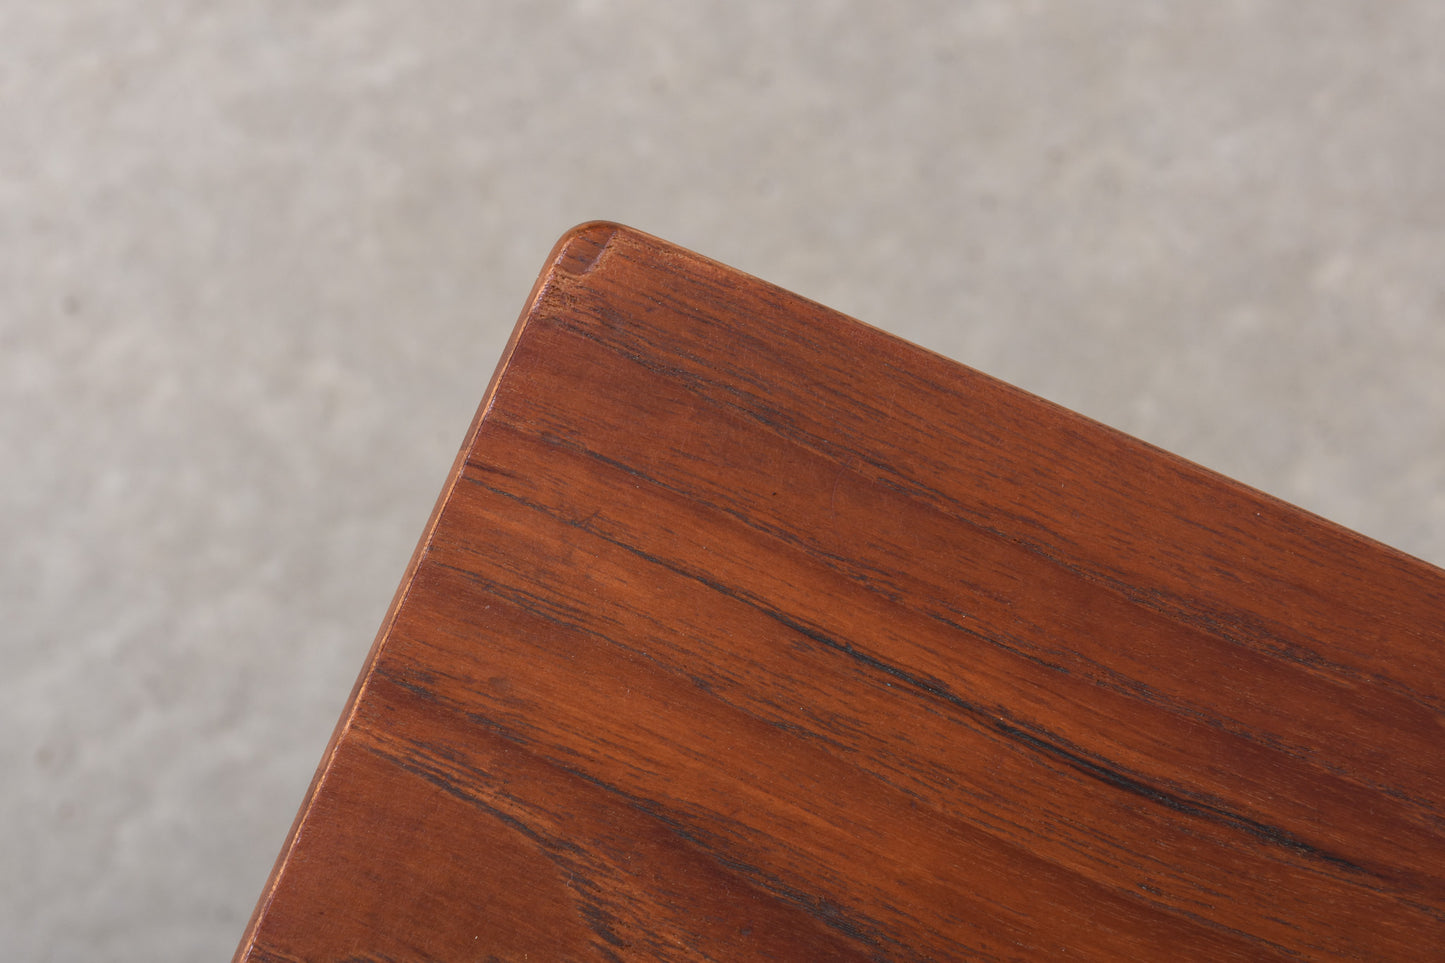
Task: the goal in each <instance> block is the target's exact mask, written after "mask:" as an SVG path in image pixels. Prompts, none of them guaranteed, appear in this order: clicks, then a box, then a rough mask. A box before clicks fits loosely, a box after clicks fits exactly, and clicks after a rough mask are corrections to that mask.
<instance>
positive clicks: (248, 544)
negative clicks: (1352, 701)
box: [0, 0, 1445, 961]
mask: <svg viewBox="0 0 1445 963" xmlns="http://www.w3.org/2000/svg"><path fill="white" fill-rule="evenodd" d="M1442 49H1445V5H1441V4H1438V3H1430V2H1415V3H1406V2H1392V3H1376V2H1355V3H1345V2H1312V3H1308V4H1300V3H1267V4H1257V3H1244V2H1231V3H1194V4H1173V5H1165V4H1144V3H1107V2H1093V3H1062V2H1060V3H1053V4H1045V3H1036V2H1024V3H1019V2H979V3H953V2H939V3H931V4H922V3H920V4H912V5H900V4H881V3H873V2H835V3H811V4H801V5H794V4H784V3H776V2H771V3H732V4H718V5H714V6H710V7H707V8H704V7H703V6H702V5H694V4H687V3H676V2H673V3H662V2H658V3H643V2H600V0H597V2H578V3H572V4H566V3H556V2H546V3H536V2H534V3H526V4H522V3H515V4H513V3H507V4H502V3H498V4H491V5H483V4H420V3H412V4H401V3H358V2H297V0H284V2H282V0H272V2H256V3H241V2H178V0H148V2H146V3H130V4H126V3H115V2H101V0H66V2H64V3H20V2H17V0H4V2H0V278H3V283H0V457H3V462H4V468H3V471H4V475H3V479H4V483H3V488H0V545H3V553H0V566H3V568H0V652H3V672H0V733H3V734H0V753H3V755H0V780H3V781H0V955H3V957H4V958H5V959H6V960H77V961H90V960H146V961H151V960H200V959H224V958H226V957H227V956H228V955H229V953H230V952H231V950H232V948H233V947H234V944H235V940H236V939H237V937H238V936H239V934H240V931H241V929H242V927H243V925H244V923H245V920H246V917H247V915H248V914H249V912H250V909H251V905H252V902H253V900H254V898H255V896H256V895H257V892H258V891H259V888H260V886H261V884H262V882H263V880H264V878H265V876H266V873H267V871H268V869H269V868H270V865H271V861H272V859H273V858H274V856H275V854H276V851H277V848H278V846H279V844H280V842H281V839H282V837H283V835H284V833H285V831H286V828H287V826H288V824H289V823H290V820H291V817H292V815H293V813H294V811H295V808H296V806H297V804H298V803H299V802H300V799H301V796H302V793H303V791H304V789H305V787H306V783H307V780H308V779H309V777H310V774H311V770H312V767H313V766H314V764H315V763H316V760H317V758H318V756H319V754H320V751H321V749H322V746H323V744H324V743H325V741H326V737H327V735H328V733H329V731H330V727H331V724H332V721H333V719H334V718H335V716H336V714H337V712H338V710H339V709H340V708H341V704H342V702H343V700H344V698H345V696H346V693H347V691H348V689H349V688H350V685H351V682H352V679H353V676H354V674H355V672H356V670H357V669H358V667H359V666H360V664H361V661H362V657H363V655H364V654H365V652H366V649H367V647H368V645H369V644H370V642H371V638H372V634H373V632H374V630H375V628H376V625H377V623H378V621H379V620H380V618H381V615H382V613H383V610H384V609H385V607H386V605H387V602H388V601H389V599H390V597H391V593H392V590H393V588H394V586H395V584H396V581H397V579H398V578H399V577H400V575H401V573H402V569H403V567H404V565H405V563H406V560H407V557H408V555H409V554H410V551H411V548H412V544H413V541H414V539H415V538H416V536H417V535H418V533H419V531H420V528H421V526H422V523H423V522H424V520H425V519H426V516H427V513H428V511H429V510H430V508H431V504H432V500H433V498H434V497H435V495H436V493H437V490H438V488H439V486H440V483H441V481H442V479H443V477H444V475H445V474H446V472H447V469H448V467H449V466H450V463H451V458H452V455H453V452H454V449H455V446H456V445H457V443H458V442H459V441H460V439H461V436H462V433H463V431H464V430H465V428H466V425H467V423H468V421H469V419H470V417H471V414H472V410H473V408H474V406H475V405H476V403H477V401H478V399H479V396H480V394H481V391H482V389H483V387H484V385H485V384H486V381H487V378H488V376H489V375H490V373H491V370H492V367H493V364H494V363H495V361H496V360H497V357H498V355H499V353H500V351H501V347H502V344H503V341H504V339H505V337H506V334H507V332H508V331H509V329H510V328H511V326H512V324H513V322H514V320H515V318H516V315H517V311H518V309H519V308H520V307H521V304H522V301H523V299H524V297H525V296H526V293H527V291H528V288H529V287H530V285H531V282H532V279H533V276H534V274H535V273H536V271H537V269H538V268H539V267H540V265H541V262H542V259H543V256H544V255H545V253H546V252H547V250H548V248H549V246H550V245H551V243H552V242H553V240H554V239H555V237H556V236H557V235H558V234H559V233H560V232H561V231H562V230H564V229H565V228H567V227H568V226H570V225H571V224H573V223H575V222H578V221H581V220H585V219H590V218H598V217H603V218H610V219H614V220H621V221H624V222H627V223H630V224H632V225H634V226H636V227H639V228H642V229H644V230H647V231H650V232H652V233H655V234H659V235H662V236H664V237H667V238H669V239H672V240H675V241H678V242H680V243H682V244H685V245H687V246H690V247H693V248H695V249H697V250H699V251H702V252H704V253H706V254H709V255H711V256H713V257H716V258H718V259H721V260H723V261H726V262H729V263H731V264H734V265H736V266H738V267H741V268H743V269H745V270H747V271H750V272H752V273H754V274H758V275H761V276H763V277H765V278H767V279H769V280H773V281H776V282H779V283H781V284H783V285H785V286H787V287H790V288H793V289H794V290H797V291H799V292H801V293H804V294H806V295H809V296H811V297H813V298H816V299H818V300H820V301H823V302H825V303H828V304H830V305H832V306H834V307H837V308H839V309H841V310H843V311H846V312H848V313H850V314H854V315H856V316H858V317H860V318H863V319H864V320H867V321H870V322H872V323H874V324H877V325H879V326H881V327H883V328H886V329H889V330H891V331H894V332H897V333H898V334H901V335H903V336H904V337H907V338H910V339H912V340H914V341H917V342H919V343H921V344H924V345H926V346H928V347H931V348H934V349H936V350H938V351H941V352H943V353H945V354H948V355H950V356H952V357H955V358H958V359H960V360H962V361H965V362H967V363H969V364H972V365H974V366H976V367H979V368H982V369H983V370H985V371H988V372H991V373H993V374H996V375H999V376H1001V377H1003V378H1005V379H1007V380H1010V381H1013V382H1015V383H1017V384H1019V385H1022V386H1023V387H1025V388H1028V389H1030V390H1032V391H1035V392H1037V393H1039V394H1042V395H1044V396H1045V397H1048V398H1051V399H1053V400H1055V401H1058V402H1061V403H1063V404H1065V405H1068V406H1070V407H1072V408H1075V409H1077V410H1079V411H1082V412H1084V413H1086V414H1089V415H1091V416H1093V417H1095V418H1098V419H1100V420H1102V421H1105V422H1108V423H1110V424H1113V425H1116V426H1118V427H1120V428H1123V429H1125V430H1126V431H1129V432H1131V433H1133V434H1137V435H1139V436H1142V437H1143V438H1146V439H1148V440H1150V441H1153V442H1155V443H1157V444H1159V445H1162V446H1163V447H1165V448H1169V449H1172V450H1174V451H1177V452H1180V453H1182V454H1184V455H1186V456H1188V457H1191V458H1193V459H1196V460H1198V461H1201V462H1204V463H1206V464H1208V465H1210V466H1212V467H1215V468H1218V469H1220V470H1222V471H1224V472H1226V473H1227V474H1231V475H1234V476H1236V477H1238V478H1240V479H1242V480H1244V481H1247V482H1249V483H1251V484H1254V485H1257V486H1259V487H1262V488H1264V489H1266V490H1267V491H1270V492H1272V493H1275V494H1277V495H1280V496H1283V497H1284V498H1286V499H1289V500H1291V501H1294V502H1297V503H1299V504H1301V505H1304V506H1306V507H1308V508H1310V509H1312V510H1314V511H1317V512H1319V513H1321V514H1323V515H1326V516H1328V517H1331V518H1333V519H1336V520H1338V521H1340V522H1343V523H1344V524H1346V525H1349V526H1351V527H1354V528H1358V529H1360V530H1361V531H1364V532H1365V533H1367V534H1369V535H1372V536H1374V537H1376V538H1379V539H1381V540H1383V541H1385V542H1388V543H1391V544H1393V545H1396V546H1398V547H1400V548H1402V549H1404V550H1406V551H1408V552H1411V553H1414V554H1417V555H1419V556H1421V557H1423V558H1426V559H1429V560H1432V561H1434V562H1436V563H1440V562H1442V561H1445V378H1442V377H1441V371H1442V370H1445V269H1442V267H1445V266H1442V255H1445V126H1442V125H1445V56H1442V55H1441V50H1442Z"/></svg>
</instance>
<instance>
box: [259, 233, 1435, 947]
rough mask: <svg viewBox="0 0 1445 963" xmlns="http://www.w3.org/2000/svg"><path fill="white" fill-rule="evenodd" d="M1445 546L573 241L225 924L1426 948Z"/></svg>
mask: <svg viewBox="0 0 1445 963" xmlns="http://www.w3.org/2000/svg"><path fill="white" fill-rule="evenodd" d="M1442 638H1445V573H1442V572H1441V571H1440V570H1438V569H1435V568H1433V567H1431V566H1429V565H1427V564H1425V563H1423V562H1420V561H1418V560H1415V559H1412V558H1409V557H1408V556H1405V555H1403V554H1401V553H1399V552H1396V551H1393V550H1391V549H1389V548H1385V547H1383V546H1381V545H1379V544H1376V543H1374V542H1370V541H1368V540H1366V539H1364V538H1362V537H1360V536H1358V535H1355V534H1353V533H1351V532H1348V531H1346V530H1344V529H1341V528H1339V527H1337V526H1335V525H1333V524H1330V523H1328V522H1325V521H1323V520H1321V519H1319V518H1316V517H1314V516H1311V515H1309V514H1307V513H1305V512H1303V511H1300V510H1298V509H1295V508H1292V507H1290V506H1288V505H1285V504H1283V503H1281V502H1279V501H1277V500H1275V499H1273V498H1270V497H1268V496H1266V495H1263V494H1261V493H1259V492H1256V491H1253V490H1251V489H1248V488H1246V487H1244V486H1242V485H1239V484H1237V483H1235V482H1232V481H1229V480H1228V479H1225V478H1222V477H1220V476H1219V475H1216V474H1213V473H1211V472H1209V471H1206V470H1204V469H1202V468H1199V467H1198V466H1196V465H1193V464H1190V463H1188V462H1185V461H1183V460H1181V459H1179V458H1176V457H1174V456H1172V455H1169V454H1167V453H1165V452H1162V451H1159V450H1157V449H1155V448H1152V447H1150V446H1148V445H1146V444H1143V443H1141V442H1138V441H1135V440H1133V439H1131V438H1128V437H1125V436H1124V435H1121V434H1120V433H1118V432H1116V431H1113V430H1111V429H1108V428H1105V427H1103V426H1101V425H1098V424H1096V423H1093V422H1091V421H1089V420H1087V419H1085V418H1082V417H1080V416H1078V415H1075V414H1072V413H1071V412H1068V411H1065V410H1063V409H1061V408H1059V407H1057V406H1055V405H1052V404H1049V403H1047V402H1044V401H1041V400H1039V399H1038V398H1035V397H1032V396H1030V395H1028V394H1026V393H1024V392H1022V391H1019V390H1017V389H1015V388H1012V387H1009V386H1008V385H1005V384H1002V383H1000V382H998V381H995V380H993V379H991V378H988V377H986V376H984V375H982V374H979V373H978V372H975V371H972V370H970V369H968V368H966V367H964V366H962V365H959V364H956V363H954V362H952V361H948V360H946V359H944V358H941V357H938V356H936V355H933V354H930V353H928V352H926V351H923V350H921V349H919V348H916V347H914V346H912V345H909V344H906V343H904V342H902V341H899V340H898V339H896V338H893V337H891V336H889V335H887V334H884V333H882V332H879V331H876V330H873V329H871V328H868V327H866V326H864V325H862V324H859V323H858V322H856V321H852V320H850V319H848V318H845V317H842V316H841V315H838V314H836V313H834V312H832V311H830V310H828V309H826V308H824V307H821V306H819V305H817V304H814V303H812V302H809V301H806V300H804V299H802V298H799V297H797V296H795V295H792V294H789V293H787V292H785V291H782V290H780V289H778V288H776V287H773V286H771V285H768V284H765V283H763V282H761V281H758V280H756V279H754V278H751V277H748V276H746V275H743V274H740V273H738V272H736V271H733V270H731V269H729V268H726V267H723V266H721V265H719V264H716V263H713V262H711V261H708V260H706V259H704V258H701V257H699V256H697V255H694V254H691V253H689V252H687V251H683V250H680V249H678V248H676V247H672V246H670V245H668V244H666V243H664V242H662V241H659V240H657V239H655V238H652V237H649V236H647V235H644V234H640V233H637V232H634V231H631V230H629V229H627V228H621V227H617V226H616V225H608V224H589V225H584V226H583V227H581V228H578V229H576V230H575V231H573V232H571V233H569V234H568V235H567V236H566V237H564V238H563V239H562V240H561V241H560V242H559V243H558V246H557V248H556V249H555V251H554V252H553V256H552V258H551V260H550V262H549V263H548V266H547V268H546V270H545V271H544V273H543V275H542V277H541V278H540V279H539V280H538V283H537V287H536V288H535V290H534V293H533V296H532V298H531V301H530V303H529V304H528V306H527V308H526V310H525V312H524V313H523V316H522V320H521V322H520V323H519V324H518V327H517V331H516V333H515V334H514V336H513V338H512V342H511V344H510V345H509V347H508V350H507V354H506V356H505V358H504V360H503V361H502V364H501V367H500V369H499V371H498V374H497V376H496V377H495V378H494V380H493V382H492V387H491V388H490V389H489V390H488V393H487V396H486V399H485V400H484V402H483V404H482V407H481V410H480V411H479V413H478V416H477V419H476V421H475V422H474V423H473V426H472V429H471V431H470V433H469V435H468V437H467V440H466V442H465V444H464V445H463V448H462V453H461V455H460V456H459V457H458V460H457V463H456V466H455V468H454V469H453V471H452V473H451V476H450V478H449V479H448V480H447V483H446V487H445V489H444V491H443V493H442V496H441V499H440V501H439V502H438V505H437V509H436V512H435V513H434V515H433V517H432V521H431V523H430V524H429V526H428V528H427V531H426V532H425V534H424V535H423V537H422V540H421V543H420V545H419V546H418V548H417V552H416V555H415V557H414V558H413V560H412V564H411V567H410V569H409V570H408V572H407V575H406V578H405V580H404V582H403V584H402V586H401V588H400V590H399V591H398V594H397V597H396V600H395V601H394V603H393V605H392V608H391V612H390V613H389V615H388V616H387V619H386V621H385V623H384V624H383V626H382V628H381V632H380V634H379V635H378V638H377V642H376V645H375V647H374V648H373V650H372V653H371V656H370V658H369V660H368V662H367V664H366V666H365V669H364V671H363V673H362V675H361V678H360V679H359V680H358V683H357V688H356V690H355V692H354V694H353V697H352V700H351V702H350V704H349V706H348V708H347V710H346V713H345V715H344V716H343V718H342V720H341V722H340V724H339V726H338V728H337V732H336V735H335V737H334V738H333V740H332V744H331V745H330V747H329V748H328V749H327V751H326V754H325V757H324V758H323V760H322V763H321V766H320V769H319V770H318V773H317V777H316V781H315V782H314V783H313V785H312V789H311V792H310V794H309V796H308V798H307V800H306V802H305V805H304V806H303V808H302V811H301V814H300V815H299V816H298V817H297V824H296V827H295V828H294V829H293V831H292V835H291V838H290V839H289V840H288V841H287V843H286V848H285V850H284V851H283V853H282V856H281V859H280V860H279V861H278V863H277V865H276V869H275V871H274V873H273V875H272V878H271V880H270V882H269V883H268V885H267V888H266V890H265V892H264V894H263V896H262V899H261V901H260V903H259V904H258V906H257V909H256V914H255V917H254V918H253V920H252V923H251V926H250V927H249V928H248V930H247V932H246V934H245V937H244V940H243V942H242V944H241V947H240V949H239V950H238V953H237V959H239V960H250V961H256V963H261V961H280V960H307V961H310V960H343V959H344V960H374V961H410V960H423V959H426V960H488V961H495V960H508V961H511V960H534V961H541V960H806V961H832V960H953V959H979V960H995V959H998V960H1014V959H1059V958H1065V957H1067V958H1071V959H1072V958H1087V959H1103V960H1129V959H1151V960H1153V959H1204V960H1225V959H1250V960H1262V959H1280V960H1284V959H1298V958H1300V957H1305V958H1335V957H1344V958H1350V959H1356V958H1361V959H1366V958H1368V959H1375V958H1386V959H1427V958H1434V959H1441V958H1445V819H1442V817H1445V806H1442V804H1445V756H1442V746H1445V713H1442V708H1445V650H1442V645H1441V642H1442Z"/></svg>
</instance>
